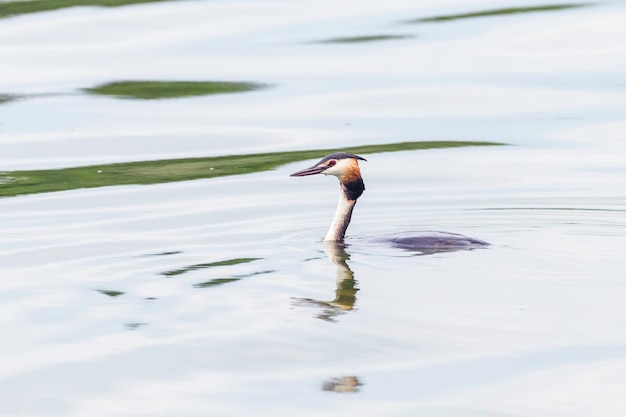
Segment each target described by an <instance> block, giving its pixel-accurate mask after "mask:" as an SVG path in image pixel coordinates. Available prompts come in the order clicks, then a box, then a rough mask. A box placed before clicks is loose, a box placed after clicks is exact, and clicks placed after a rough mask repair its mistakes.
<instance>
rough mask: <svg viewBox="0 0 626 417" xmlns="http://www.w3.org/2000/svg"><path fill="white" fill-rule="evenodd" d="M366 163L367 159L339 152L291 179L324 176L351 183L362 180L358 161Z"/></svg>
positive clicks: (294, 174)
mask: <svg viewBox="0 0 626 417" xmlns="http://www.w3.org/2000/svg"><path fill="white" fill-rule="evenodd" d="M359 159H360V160H362V161H366V159H365V158H363V157H361V156H358V155H354V154H351V153H345V152H337V153H331V154H330V155H327V156H325V157H324V158H322V159H321V160H320V161H319V162H318V163H317V164H315V165H313V166H312V167H310V168H306V169H303V170H301V171H298V172H294V173H293V174H291V175H290V176H291V177H304V176H307V175H315V174H324V175H334V176H335V177H337V178H339V181H341V182H344V181H351V180H354V179H356V178H361V170H360V169H359V163H358V162H357V160H359Z"/></svg>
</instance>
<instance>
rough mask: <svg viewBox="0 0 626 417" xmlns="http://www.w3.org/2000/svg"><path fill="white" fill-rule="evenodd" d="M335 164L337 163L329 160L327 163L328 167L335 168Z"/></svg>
mask: <svg viewBox="0 0 626 417" xmlns="http://www.w3.org/2000/svg"><path fill="white" fill-rule="evenodd" d="M336 163H337V161H335V160H334V159H331V160H330V161H328V166H329V167H332V166H335V164H336Z"/></svg>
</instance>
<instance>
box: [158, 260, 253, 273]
mask: <svg viewBox="0 0 626 417" xmlns="http://www.w3.org/2000/svg"><path fill="white" fill-rule="evenodd" d="M259 259H260V258H235V259H227V260H225V261H217V262H210V263H205V264H195V265H189V266H186V267H184V268H180V269H173V270H170V271H165V272H161V275H165V276H166V277H173V276H176V275H181V274H184V273H187V272H191V271H197V270H199V269H206V268H213V267H216V266H228V265H239V264H245V263H248V262H252V261H258V260H259Z"/></svg>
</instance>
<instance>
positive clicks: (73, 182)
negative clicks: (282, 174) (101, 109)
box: [0, 141, 504, 197]
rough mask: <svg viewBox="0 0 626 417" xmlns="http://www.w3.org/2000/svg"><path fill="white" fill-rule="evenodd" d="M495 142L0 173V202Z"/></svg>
mask: <svg viewBox="0 0 626 417" xmlns="http://www.w3.org/2000/svg"><path fill="white" fill-rule="evenodd" d="M497 145H504V144H503V143H496V142H461V141H459V142H454V141H431V142H399V143H387V144H380V145H363V146H353V147H346V148H334V149H314V150H304V151H291V152H275V153H260V154H249V155H228V156H214V157H206V158H184V159H166V160H159V161H142V162H126V163H116V164H107V165H91V166H84V167H73V168H63V169H46V170H33V171H8V172H0V197H10V196H17V195H24V194H36V193H47V192H54V191H67V190H75V189H79V188H95V187H109V186H113V185H130V184H135V185H138V184H160V183H167V182H176V181H189V180H196V179H201V178H214V177H222V176H227V175H241V174H252V173H255V172H261V171H268V170H271V169H274V168H277V167H279V166H281V165H284V164H288V163H291V162H298V161H302V160H305V159H318V158H322V157H323V156H325V155H327V154H329V153H333V152H350V153H356V154H362V155H366V154H371V153H380V152H399V151H413V150H423V149H441V148H459V147H467V146H497Z"/></svg>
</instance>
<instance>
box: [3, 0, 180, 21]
mask: <svg viewBox="0 0 626 417" xmlns="http://www.w3.org/2000/svg"><path fill="white" fill-rule="evenodd" d="M164 1H172V0H28V1H9V2H0V18H3V17H11V16H19V15H23V14H30V13H41V12H50V11H53V10H59V9H66V8H68V7H79V6H83V7H90V6H91V7H121V6H130V5H133V4H142V3H160V2H164Z"/></svg>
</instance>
